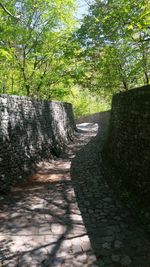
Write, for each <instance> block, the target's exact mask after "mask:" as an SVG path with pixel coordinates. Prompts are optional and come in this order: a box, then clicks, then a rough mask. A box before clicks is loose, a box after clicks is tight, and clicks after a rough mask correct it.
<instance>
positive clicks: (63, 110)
mask: <svg viewBox="0 0 150 267" xmlns="http://www.w3.org/2000/svg"><path fill="white" fill-rule="evenodd" d="M74 130H75V123H74V116H73V110H72V105H71V104H69V103H61V102H48V101H42V100H38V99H32V98H27V97H19V96H13V95H0V191H2V190H4V189H5V188H6V186H7V188H8V187H9V185H11V184H12V183H13V182H14V181H17V180H22V179H23V178H24V177H25V176H26V175H27V174H30V173H31V172H34V171H35V167H36V163H37V162H39V161H41V160H44V159H48V158H50V157H52V155H55V156H59V154H60V152H61V151H62V150H63V148H64V146H65V144H66V143H67V142H68V140H69V139H71V138H72V137H73V132H74Z"/></svg>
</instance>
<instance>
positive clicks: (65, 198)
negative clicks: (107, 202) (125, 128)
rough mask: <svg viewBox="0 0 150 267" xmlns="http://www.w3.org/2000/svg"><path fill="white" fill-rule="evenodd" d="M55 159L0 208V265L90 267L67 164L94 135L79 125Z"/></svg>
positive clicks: (92, 130)
mask: <svg viewBox="0 0 150 267" xmlns="http://www.w3.org/2000/svg"><path fill="white" fill-rule="evenodd" d="M82 128H83V131H82V133H80V134H77V136H76V138H75V140H74V142H73V143H70V145H69V146H68V149H67V151H66V153H65V154H64V155H62V156H61V158H59V159H56V160H55V161H54V160H50V161H49V162H42V163H41V164H39V168H38V172H37V173H36V174H35V175H33V176H32V177H30V178H29V180H28V182H27V183H26V184H24V185H23V186H21V187H18V188H13V190H12V193H11V195H9V196H7V198H5V199H1V205H0V207H1V208H0V263H1V264H0V266H8V267H15V266H16V267H17V266H19V267H34V266H43V267H46V266H49V267H50V266H51V267H53V266H57V267H63V266H64V267H80V266H88V267H90V266H91V267H92V266H96V265H95V262H96V258H95V255H94V254H93V251H92V248H91V244H90V240H89V237H88V235H87V231H86V228H85V225H84V222H83V219H82V216H81V212H80V210H79V208H78V204H77V201H76V197H75V192H74V189H73V185H72V181H71V177H70V165H71V160H72V158H73V157H74V156H75V153H76V151H77V150H79V149H80V148H81V147H82V146H84V145H86V144H87V143H88V142H89V140H90V139H91V137H92V136H95V135H96V132H97V126H95V125H94V124H87V125H82Z"/></svg>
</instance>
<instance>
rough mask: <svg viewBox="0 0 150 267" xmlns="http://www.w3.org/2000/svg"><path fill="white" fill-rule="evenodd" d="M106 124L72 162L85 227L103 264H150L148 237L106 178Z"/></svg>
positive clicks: (146, 266) (142, 266) (145, 266)
mask: <svg viewBox="0 0 150 267" xmlns="http://www.w3.org/2000/svg"><path fill="white" fill-rule="evenodd" d="M101 126H102V130H101ZM105 127H106V126H105V125H103V121H102V122H101V124H100V131H99V133H98V134H97V136H96V137H95V138H94V139H92V140H91V141H90V142H89V143H88V144H87V145H86V146H84V147H83V148H82V149H81V150H80V151H79V152H78V153H77V154H76V157H75V159H73V162H72V167H71V175H72V180H73V182H74V188H75V192H76V197H77V202H78V205H79V208H80V211H81V213H82V217H83V220H84V223H85V227H86V229H87V233H88V236H89V238H90V240H91V245H92V247H93V249H94V252H95V255H96V257H97V259H98V262H97V264H98V266H99V267H125V266H128V267H150V243H149V241H148V237H147V236H146V234H145V233H144V230H143V229H142V227H141V225H139V224H138V222H137V221H136V219H135V217H133V216H132V214H131V211H129V210H127V208H125V207H124V206H123V204H122V203H121V202H120V201H119V200H118V199H116V197H115V196H114V194H113V192H112V191H111V189H110V188H109V187H108V185H107V183H106V180H105V178H104V172H103V171H102V170H103V165H102V160H101V148H102V146H103V142H104V140H105V135H106V133H105ZM98 166H99V167H98Z"/></svg>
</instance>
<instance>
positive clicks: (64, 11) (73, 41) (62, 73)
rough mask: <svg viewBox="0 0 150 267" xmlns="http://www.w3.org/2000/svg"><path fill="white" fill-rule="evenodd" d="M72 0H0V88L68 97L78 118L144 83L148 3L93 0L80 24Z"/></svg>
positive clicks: (148, 56) (149, 57) (149, 58)
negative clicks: (76, 19)
mask: <svg viewBox="0 0 150 267" xmlns="http://www.w3.org/2000/svg"><path fill="white" fill-rule="evenodd" d="M75 1H76V0H63V1H62V0H52V1H49V0H46V1H43V0H12V1H7V0H2V1H0V40H1V41H0V93H10V94H17V95H28V96H32V97H39V98H44V99H57V100H65V101H67V102H69V101H71V102H72V103H73V104H74V105H75V112H76V114H77V116H80V115H83V114H88V113H90V112H97V111H99V110H103V109H106V107H107V106H109V104H110V101H111V97H112V95H113V94H114V93H115V92H118V91H120V90H128V89H130V88H132V87H135V86H138V85H142V84H148V83H149V74H150V72H149V70H150V53H149V52H150V51H149V50H150V45H149V41H150V38H149V36H150V3H149V1H148V0H137V1H130V0H110V1H103V0H99V1H96V0H94V1H92V4H91V5H89V13H88V15H86V16H85V17H84V18H83V21H82V23H81V24H80V26H79V24H77V23H76V21H75V19H74V13H75V10H76V5H75ZM95 99H96V100H95ZM99 103H100V104H99Z"/></svg>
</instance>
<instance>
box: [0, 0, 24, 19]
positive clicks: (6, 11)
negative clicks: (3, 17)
mask: <svg viewBox="0 0 150 267" xmlns="http://www.w3.org/2000/svg"><path fill="white" fill-rule="evenodd" d="M0 7H1V8H2V9H3V11H4V12H5V13H7V14H8V15H9V16H10V17H11V18H13V19H17V20H18V19H19V18H20V16H18V17H16V16H14V15H13V14H12V13H11V12H10V11H9V10H8V9H7V8H6V7H5V6H4V5H3V4H2V3H1V2H0Z"/></svg>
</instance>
